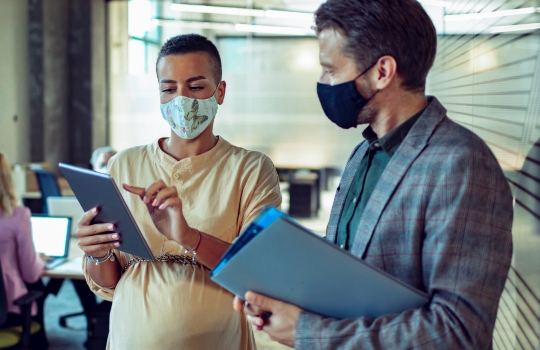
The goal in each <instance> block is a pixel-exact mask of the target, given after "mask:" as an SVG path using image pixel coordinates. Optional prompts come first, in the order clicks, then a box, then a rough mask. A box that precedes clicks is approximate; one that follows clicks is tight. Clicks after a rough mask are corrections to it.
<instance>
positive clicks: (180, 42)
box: [77, 34, 281, 350]
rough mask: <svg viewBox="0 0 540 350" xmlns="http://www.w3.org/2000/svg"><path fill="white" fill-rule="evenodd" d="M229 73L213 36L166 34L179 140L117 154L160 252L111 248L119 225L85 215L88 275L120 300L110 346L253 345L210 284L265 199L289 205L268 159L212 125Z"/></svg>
mask: <svg viewBox="0 0 540 350" xmlns="http://www.w3.org/2000/svg"><path fill="white" fill-rule="evenodd" d="M221 74H222V73H221V60H220V57H219V53H218V51H217V49H216V47H215V46H214V45H213V44H212V43H211V42H210V41H208V40H207V39H206V38H204V37H202V36H200V35H195V34H190V35H180V36H177V37H173V38H171V39H170V40H169V41H167V42H166V43H165V45H164V46H163V48H162V49H161V51H160V53H159V56H158V60H157V76H158V81H159V88H160V99H161V113H162V116H163V118H164V119H165V120H166V121H167V122H168V123H169V125H170V127H171V136H170V137H169V138H163V139H159V140H157V141H156V142H154V143H153V144H150V145H146V146H140V147H134V148H131V149H129V150H126V151H123V152H120V153H119V154H117V155H116V156H115V157H113V158H111V160H110V162H109V173H110V175H111V176H112V177H113V178H114V179H115V180H116V182H117V183H118V184H120V183H122V184H123V188H124V189H125V190H126V191H122V194H123V196H124V200H125V201H126V203H127V205H128V207H129V208H130V210H131V213H132V215H133V217H134V218H135V220H136V221H137V224H138V225H139V227H140V229H141V231H142V233H143V235H144V237H145V239H146V241H147V242H148V244H149V246H150V249H151V250H152V252H153V255H154V257H155V260H154V261H145V260H143V259H140V258H138V257H135V256H132V255H129V254H126V253H123V252H120V251H116V250H114V248H116V247H118V246H119V242H118V241H119V238H120V237H119V235H118V234H117V233H114V225H113V224H98V225H91V220H92V218H93V217H94V216H95V215H96V214H97V212H98V209H97V208H96V209H93V210H91V211H89V212H87V213H86V214H85V215H84V217H83V218H82V219H81V221H80V222H79V228H78V231H77V236H78V237H79V239H80V240H79V245H80V247H81V248H82V249H83V250H84V252H85V253H86V259H84V271H85V273H86V279H87V282H88V284H89V286H90V287H91V289H92V290H93V291H94V292H95V293H96V294H97V295H99V296H101V297H103V298H104V299H107V300H112V309H111V316H110V332H109V345H108V348H110V349H201V350H202V349H205V350H206V349H224V350H229V349H252V348H254V347H255V344H254V340H253V334H252V331H251V326H250V325H249V324H248V322H247V320H246V317H245V315H244V314H238V313H236V312H234V311H233V310H231V308H230V303H232V301H233V296H232V295H231V294H230V293H229V292H227V291H226V290H224V289H223V288H221V287H219V286H218V285H217V284H215V283H214V282H212V281H211V280H210V276H209V269H212V268H213V267H214V266H215V265H216V264H217V262H218V261H219V260H220V258H221V256H222V255H223V253H224V252H225V251H226V250H227V248H228V247H229V246H230V243H231V242H232V241H233V240H234V239H235V238H236V237H238V235H239V233H240V232H241V231H242V230H243V229H244V228H245V227H246V226H247V225H248V224H249V222H250V221H251V220H252V219H253V218H254V216H256V215H257V213H258V212H259V211H260V209H261V208H262V207H263V206H265V205H272V206H279V205H280V204H281V195H280V192H279V180H278V177H277V173H276V170H275V168H274V166H273V164H272V162H271V161H270V159H269V158H268V157H266V156H264V155H263V154H261V153H259V152H250V151H247V150H244V149H242V148H239V147H235V146H232V145H231V144H229V143H228V142H227V141H225V140H224V139H223V138H222V137H218V136H215V135H214V133H213V124H214V117H215V116H216V113H217V109H218V105H221V104H222V103H223V101H224V98H225V88H226V83H225V82H224V81H222V77H221ZM132 193H133V194H135V195H133V194H132ZM111 232H113V233H111Z"/></svg>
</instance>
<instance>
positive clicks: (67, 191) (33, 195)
mask: <svg viewBox="0 0 540 350" xmlns="http://www.w3.org/2000/svg"><path fill="white" fill-rule="evenodd" d="M60 192H61V193H62V196H65V197H75V194H74V193H73V191H72V190H71V188H61V189H60ZM20 196H21V198H24V199H40V198H41V192H39V191H29V192H24V193H22V194H21V195H20Z"/></svg>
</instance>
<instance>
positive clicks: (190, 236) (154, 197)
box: [123, 180, 199, 248]
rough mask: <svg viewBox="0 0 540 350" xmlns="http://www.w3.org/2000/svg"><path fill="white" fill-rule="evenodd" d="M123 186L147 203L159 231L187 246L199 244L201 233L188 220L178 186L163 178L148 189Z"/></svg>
mask: <svg viewBox="0 0 540 350" xmlns="http://www.w3.org/2000/svg"><path fill="white" fill-rule="evenodd" d="M123 187H124V189H125V190H126V191H128V192H130V193H133V194H136V195H137V196H139V197H140V198H141V200H142V201H143V203H144V204H146V207H147V208H148V212H149V213H150V216H151V217H152V221H153V222H154V225H155V226H156V228H157V229H158V230H159V232H161V233H162V234H163V235H165V236H166V237H167V238H169V239H172V240H174V241H176V242H178V243H180V244H181V245H182V246H184V247H187V248H191V247H194V246H195V245H196V244H197V240H198V236H199V233H198V232H197V230H194V229H192V228H191V227H189V225H188V223H187V222H186V219H185V217H184V213H183V212H182V200H181V199H180V198H179V197H178V191H177V189H176V187H174V186H169V187H168V186H167V185H166V184H165V182H163V180H159V181H156V182H154V183H153V184H151V185H150V186H148V188H146V189H144V188H142V187H135V186H130V185H127V184H123Z"/></svg>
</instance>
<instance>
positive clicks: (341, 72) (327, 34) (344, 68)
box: [318, 29, 377, 125]
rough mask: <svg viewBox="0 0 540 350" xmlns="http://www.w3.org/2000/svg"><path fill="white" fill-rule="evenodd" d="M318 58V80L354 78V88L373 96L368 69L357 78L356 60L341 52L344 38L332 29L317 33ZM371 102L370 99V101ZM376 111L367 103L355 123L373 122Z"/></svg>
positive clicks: (336, 81)
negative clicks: (319, 75)
mask: <svg viewBox="0 0 540 350" xmlns="http://www.w3.org/2000/svg"><path fill="white" fill-rule="evenodd" d="M318 37H319V60H320V63H321V66H322V68H323V71H322V74H321V77H320V78H319V82H320V83H321V84H326V85H338V84H342V83H346V82H349V81H352V80H355V85H356V90H357V91H358V92H359V93H360V94H361V95H362V96H364V97H365V98H370V97H371V96H373V94H374V92H373V89H372V88H370V84H369V79H368V76H369V71H368V72H366V74H364V75H362V77H359V78H358V79H355V78H357V77H358V75H359V74H360V72H359V71H358V68H357V67H356V62H355V61H354V60H353V59H352V58H350V57H348V56H345V55H344V54H343V52H342V51H343V47H344V44H345V38H344V37H343V35H341V33H339V32H338V31H337V30H334V29H325V30H323V31H322V32H320V33H319V36H318ZM370 102H371V101H370ZM376 115H377V112H376V111H375V110H374V109H373V108H372V107H371V106H370V103H368V104H367V105H366V106H365V107H364V108H363V109H362V110H361V111H360V113H359V114H358V116H357V118H356V122H357V125H360V124H369V123H371V122H373V120H374V119H375V117H376Z"/></svg>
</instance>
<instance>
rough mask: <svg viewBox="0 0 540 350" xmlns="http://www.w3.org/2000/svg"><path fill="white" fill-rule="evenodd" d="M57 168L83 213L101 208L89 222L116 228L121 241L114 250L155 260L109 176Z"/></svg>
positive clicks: (66, 165)
mask: <svg viewBox="0 0 540 350" xmlns="http://www.w3.org/2000/svg"><path fill="white" fill-rule="evenodd" d="M59 166H60V170H61V171H62V173H63V174H64V177H65V178H66V180H67V182H68V183H69V186H70V187H71V190H72V191H73V193H74V194H75V196H76V197H77V199H78V200H79V203H80V204H81V206H82V208H83V209H84V211H85V212H86V211H88V210H90V209H92V208H95V207H101V210H100V211H99V213H98V215H97V216H96V217H95V218H94V220H92V223H94V224H100V223H113V224H114V225H115V226H116V229H115V230H114V232H118V233H119V234H120V242H121V245H120V247H118V248H116V249H117V250H120V251H122V252H125V253H128V254H132V255H136V256H138V257H141V258H144V259H147V260H154V256H153V254H152V251H151V250H150V248H149V247H148V244H147V243H146V241H145V239H144V236H143V235H142V233H141V232H140V230H139V227H138V226H137V223H136V222H135V220H134V219H133V217H132V215H131V212H130V211H129V209H128V207H127V205H126V203H125V202H124V198H122V195H121V194H120V191H119V190H118V187H117V186H116V183H115V182H114V180H113V179H112V178H111V177H110V176H109V175H108V174H103V173H98V172H96V171H93V170H88V169H84V168H79V167H76V166H72V165H68V164H64V163H60V164H59Z"/></svg>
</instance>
